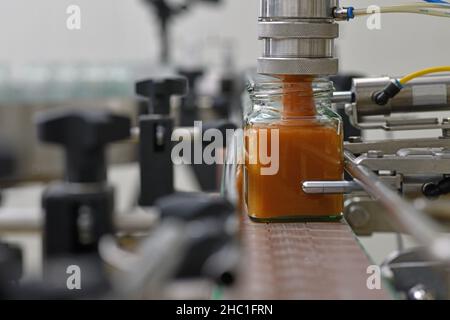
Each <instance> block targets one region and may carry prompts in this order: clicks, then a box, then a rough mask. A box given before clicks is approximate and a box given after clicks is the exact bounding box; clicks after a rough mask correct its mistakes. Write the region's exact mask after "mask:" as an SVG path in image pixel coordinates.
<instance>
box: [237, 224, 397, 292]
mask: <svg viewBox="0 0 450 320" xmlns="http://www.w3.org/2000/svg"><path fill="white" fill-rule="evenodd" d="M241 237H242V239H241V241H242V247H243V248H242V250H243V251H242V261H241V266H240V271H239V278H238V284H237V288H236V291H235V292H234V293H233V294H232V296H233V297H237V298H240V299H241V298H242V299H262V300H265V299H289V300H291V299H296V300H299V299H302V300H311V299H337V300H341V299H364V300H366V299H370V300H372V299H374V300H375V299H390V295H389V293H388V290H387V288H385V286H384V284H382V288H381V290H370V289H368V287H367V279H368V277H369V276H370V275H368V274H367V268H368V266H370V265H371V264H372V263H371V262H370V260H369V259H368V257H367V256H366V254H365V252H364V251H363V249H362V248H361V246H360V244H359V243H358V240H357V239H356V237H355V235H354V234H353V232H352V230H351V228H350V227H349V226H348V225H347V223H345V222H338V223H277V224H267V223H264V224H260V223H254V222H252V221H251V220H250V219H249V218H247V217H245V218H243V221H242V230H241Z"/></svg>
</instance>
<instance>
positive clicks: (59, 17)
mask: <svg viewBox="0 0 450 320" xmlns="http://www.w3.org/2000/svg"><path fill="white" fill-rule="evenodd" d="M224 2H225V3H224V4H223V5H221V6H220V7H219V8H216V7H214V6H205V5H203V6H197V7H195V8H194V9H193V10H192V11H191V12H190V13H189V14H187V15H185V16H183V17H181V18H179V19H178V20H177V22H176V24H175V26H174V32H173V39H174V40H175V42H176V44H175V48H174V49H175V57H176V60H177V62H179V63H183V64H187V63H189V61H187V60H195V61H190V62H191V63H198V62H202V61H203V62H208V59H209V60H211V55H213V53H211V52H209V53H208V50H209V51H211V50H210V48H209V47H211V43H215V42H217V39H232V41H233V43H234V48H235V58H236V62H237V65H238V66H239V67H247V66H252V65H254V64H255V59H256V57H257V56H258V54H259V44H258V42H257V39H256V19H257V12H258V0H224ZM405 2H410V1H406V0H398V1H392V0H383V1H374V0H354V1H349V0H344V1H342V4H343V5H354V6H355V7H362V6H368V5H371V4H379V5H386V4H392V3H405ZM70 4H77V5H79V6H80V7H81V9H82V30H80V31H68V30H67V29H66V18H67V14H66V8H67V7H68V6H69V5H70ZM154 22H155V19H154V17H153V16H152V15H151V14H150V13H149V12H148V10H147V9H146V7H144V6H143V4H142V2H141V0H39V1H30V0H2V1H1V2H0V41H1V42H0V44H1V45H0V62H3V63H22V62H43V61H60V62H66V61H88V62H116V61H134V60H139V61H142V60H145V61H151V62H155V63H156V62H157V53H158V43H159V42H158V37H157V28H156V25H155V23H154ZM341 25H342V29H341V34H342V37H341V39H340V41H339V42H338V47H339V52H340V57H341V65H342V70H344V71H361V72H363V73H367V74H373V75H375V74H388V73H389V74H403V73H405V72H408V71H410V70H414V69H417V68H421V67H426V66H430V65H438V64H448V63H449V61H450V41H449V39H450V19H448V20H446V19H444V18H431V17H422V16H416V15H389V16H384V17H383V20H382V27H383V28H382V30H380V31H369V30H368V29H367V28H366V21H365V19H360V20H358V21H353V22H350V23H346V22H343V23H341ZM212 39H214V40H212ZM189 43H191V44H192V43H194V44H195V46H194V48H195V49H192V47H193V46H192V45H189ZM200 44H203V46H202V45H200ZM208 54H209V55H210V56H208Z"/></svg>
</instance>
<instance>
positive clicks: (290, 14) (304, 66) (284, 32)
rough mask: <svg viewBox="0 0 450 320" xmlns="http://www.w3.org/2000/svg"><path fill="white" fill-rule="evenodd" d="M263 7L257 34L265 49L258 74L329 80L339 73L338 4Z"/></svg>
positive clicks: (323, 0) (318, 0)
mask: <svg viewBox="0 0 450 320" xmlns="http://www.w3.org/2000/svg"><path fill="white" fill-rule="evenodd" d="M260 5H261V7H260V15H259V22H258V28H259V30H258V34H259V39H260V40H262V41H263V44H264V45H263V48H264V49H263V54H262V56H261V57H260V58H259V59H258V68H257V69H258V73H262V74H268V75H311V76H326V75H333V74H336V73H337V72H338V59H337V58H336V57H335V53H334V39H336V38H338V37H339V25H338V24H337V23H336V22H335V20H336V17H335V11H336V8H339V1H338V0H261V2H260ZM347 11H348V10H347ZM337 13H339V14H340V15H339V16H341V15H343V14H344V13H343V12H342V13H341V12H340V11H339V10H338V11H337ZM347 13H348V12H347Z"/></svg>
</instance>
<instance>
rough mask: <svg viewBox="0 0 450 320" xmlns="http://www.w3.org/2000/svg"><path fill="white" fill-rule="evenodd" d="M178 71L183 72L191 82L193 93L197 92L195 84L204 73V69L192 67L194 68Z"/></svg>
mask: <svg viewBox="0 0 450 320" xmlns="http://www.w3.org/2000/svg"><path fill="white" fill-rule="evenodd" d="M178 73H179V74H181V75H182V76H183V77H186V78H187V80H188V82H189V90H190V91H191V93H195V92H194V89H195V85H196V84H197V81H198V80H199V79H200V77H202V76H203V75H204V71H203V70H201V69H192V70H184V69H179V70H178Z"/></svg>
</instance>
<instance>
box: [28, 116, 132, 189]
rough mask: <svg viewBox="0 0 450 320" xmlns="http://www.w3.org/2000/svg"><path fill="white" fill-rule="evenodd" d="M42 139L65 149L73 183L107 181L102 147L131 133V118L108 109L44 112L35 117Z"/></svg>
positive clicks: (67, 172)
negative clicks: (115, 113)
mask: <svg viewBox="0 0 450 320" xmlns="http://www.w3.org/2000/svg"><path fill="white" fill-rule="evenodd" d="M36 122H37V126H38V137H39V139H40V140H41V141H43V142H47V143H53V144H59V145H62V146H64V147H65V150H66V179H67V181H68V182H74V183H98V182H104V181H106V160H105V147H106V145H107V144H109V143H112V142H116V141H120V140H124V139H127V138H129V137H130V130H131V121H130V119H129V118H127V117H124V116H118V115H114V114H113V113H111V112H109V111H64V112H60V111H58V112H50V113H44V114H41V115H39V116H38V117H37V119H36Z"/></svg>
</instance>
